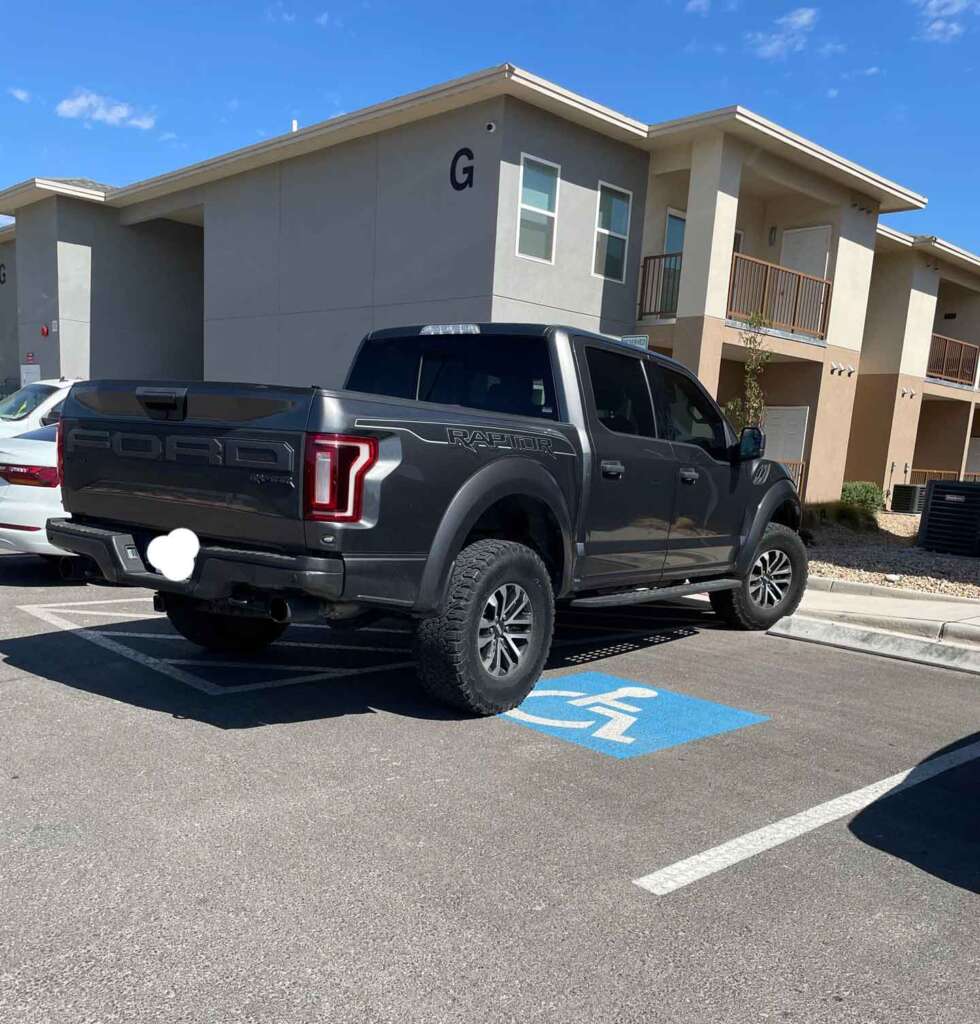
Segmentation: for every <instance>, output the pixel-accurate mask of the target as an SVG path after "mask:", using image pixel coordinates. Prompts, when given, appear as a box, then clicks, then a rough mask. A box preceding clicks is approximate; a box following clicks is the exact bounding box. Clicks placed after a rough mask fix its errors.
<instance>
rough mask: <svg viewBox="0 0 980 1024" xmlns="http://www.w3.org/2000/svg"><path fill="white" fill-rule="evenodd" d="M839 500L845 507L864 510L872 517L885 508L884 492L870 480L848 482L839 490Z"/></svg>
mask: <svg viewBox="0 0 980 1024" xmlns="http://www.w3.org/2000/svg"><path fill="white" fill-rule="evenodd" d="M840 500H841V501H842V502H843V503H844V504H845V505H856V506H857V507H858V508H863V509H866V510H867V511H868V512H869V513H870V514H871V515H872V516H873V515H874V514H875V512H880V511H881V510H882V509H883V508H884V507H885V492H884V491H883V490H882V489H881V487H879V486H878V484H875V483H872V482H871V481H870V480H850V481H848V482H847V483H846V484H844V486H843V487H842V488H841V492H840Z"/></svg>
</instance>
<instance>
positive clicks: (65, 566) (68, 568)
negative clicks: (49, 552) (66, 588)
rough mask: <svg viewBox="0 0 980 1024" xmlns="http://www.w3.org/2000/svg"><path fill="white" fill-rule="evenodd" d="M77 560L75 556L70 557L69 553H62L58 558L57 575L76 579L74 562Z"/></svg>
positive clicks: (76, 572)
mask: <svg viewBox="0 0 980 1024" xmlns="http://www.w3.org/2000/svg"><path fill="white" fill-rule="evenodd" d="M77 561H78V559H77V558H72V557H71V556H70V555H64V556H63V557H62V558H60V559H59V560H58V575H59V576H61V578H62V579H63V580H77V579H78V577H79V572H78V569H77V567H76V566H75V563H76V562H77Z"/></svg>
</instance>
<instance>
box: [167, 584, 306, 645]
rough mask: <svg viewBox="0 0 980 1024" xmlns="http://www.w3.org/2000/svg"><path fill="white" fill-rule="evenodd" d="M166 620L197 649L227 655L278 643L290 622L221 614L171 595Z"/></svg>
mask: <svg viewBox="0 0 980 1024" xmlns="http://www.w3.org/2000/svg"><path fill="white" fill-rule="evenodd" d="M166 608H167V618H168V619H170V623H171V625H172V626H173V627H174V629H176V630H177V632H178V633H180V634H181V636H184V637H186V638H187V639H188V640H190V642H191V643H192V644H197V645H198V647H206V648H207V649H208V650H211V651H224V652H225V653H228V654H256V653H257V652H258V651H261V650H262V649H263V648H265V647H268V646H269V644H272V643H275V642H276V641H277V640H278V639H279V637H281V636H282V634H283V633H284V632H285V631H286V627H287V623H284V622H274V621H273V620H272V619H260V618H256V617H253V616H245V615H222V614H221V613H220V612H212V611H208V610H207V609H206V608H205V607H203V606H202V605H201V604H200V603H198V602H195V601H191V600H188V599H187V598H185V597H179V596H176V595H173V594H168V595H167V599H166Z"/></svg>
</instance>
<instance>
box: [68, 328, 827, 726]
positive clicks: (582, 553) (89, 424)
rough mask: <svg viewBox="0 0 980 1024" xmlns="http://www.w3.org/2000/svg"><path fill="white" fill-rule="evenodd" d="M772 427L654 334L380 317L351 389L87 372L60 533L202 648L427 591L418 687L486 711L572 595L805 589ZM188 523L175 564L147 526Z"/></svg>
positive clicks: (775, 595) (730, 597)
mask: <svg viewBox="0 0 980 1024" xmlns="http://www.w3.org/2000/svg"><path fill="white" fill-rule="evenodd" d="M763 451H764V437H763V435H762V432H761V431H760V430H758V429H757V428H746V430H745V431H743V433H742V436H741V437H740V438H739V437H736V436H735V434H734V432H733V430H732V428H731V427H730V426H729V424H728V423H727V421H726V420H725V418H724V416H723V415H722V413H721V412H720V410H719V408H718V406H717V405H716V404H715V402H714V401H713V400H712V399H711V398H710V397H709V396H708V394H707V393H706V392H705V391H704V389H703V388H702V387H701V385H700V384H699V383H698V381H697V379H696V378H695V377H693V376H692V375H691V374H690V373H689V372H688V371H687V370H686V369H685V368H684V367H682V366H680V365H679V364H678V363H675V362H673V361H672V360H670V359H667V358H664V357H662V356H659V355H656V354H654V353H652V352H648V351H645V350H638V349H635V348H631V347H629V346H627V345H624V344H621V343H617V342H614V341H610V340H609V339H606V338H602V337H599V336H597V335H592V334H588V333H587V332H584V331H580V330H576V329H573V328H567V327H542V326H539V325H531V324H456V325H430V326H426V327H405V328H398V329H393V330H384V331H376V332H374V333H373V334H370V335H368V337H367V338H365V339H364V342H363V343H362V345H361V347H360V350H359V351H358V354H357V356H356V358H355V360H354V363H353V367H352V369H351V372H350V375H349V378H348V381H347V387H346V389H345V390H343V391H330V390H325V389H323V388H318V387H308V388H289V387H275V386H264V385H252V384H225V383H186V384H185V383H181V384H172V385H170V384H167V385H160V384H149V383H139V382H123V381H91V382H85V383H80V384H76V385H75V386H74V387H73V388H72V390H71V393H70V394H69V396H68V398H67V399H66V401H65V405H64V410H63V413H62V418H61V424H60V434H59V456H60V464H61V467H62V469H61V473H62V480H63V484H62V488H63V495H64V503H65V508H66V510H67V511H68V512H69V513H70V514H71V518H70V519H59V520H51V521H50V523H49V524H48V537H49V538H50V539H51V541H52V542H53V543H54V544H56V545H58V546H60V547H62V548H64V549H65V550H66V551H71V552H74V553H76V554H79V555H83V556H87V557H88V558H89V559H90V560H91V562H92V563H94V565H95V566H97V567H98V572H99V573H101V575H102V576H104V577H105V579H107V580H110V581H112V582H114V583H119V584H130V585H133V586H140V587H151V588H153V589H154V590H155V591H157V607H158V608H160V609H162V610H164V611H166V613H167V615H168V616H169V617H170V619H171V621H172V623H173V625H174V626H175V627H176V629H178V630H179V631H180V632H181V633H182V634H183V635H184V636H185V637H187V638H188V639H190V640H192V641H194V642H195V643H197V644H200V645H202V646H205V647H210V648H215V649H221V650H226V651H227V650H234V651H237V652H239V653H243V652H248V651H255V650H257V649H259V648H261V647H264V646H265V645H267V644H269V643H272V642H274V641H275V640H276V639H277V638H278V637H279V636H280V635H281V634H282V632H283V631H284V630H285V629H286V627H287V625H288V624H289V623H290V622H296V621H322V622H332V623H336V624H344V625H345V626H347V627H351V628H353V627H354V626H356V625H357V624H358V623H363V622H365V621H366V619H367V618H369V617H370V616H372V615H375V616H376V615H377V614H378V613H382V614H388V615H390V614H400V615H405V616H410V617H411V618H412V619H414V620H415V621H416V623H417V629H416V635H417V655H418V669H419V677H420V680H421V682H422V684H423V686H424V687H425V688H426V689H427V690H428V691H429V692H430V693H431V694H433V695H434V696H436V697H438V698H439V699H441V700H443V701H446V702H448V703H451V704H453V705H456V706H458V707H462V708H464V709H466V710H468V711H471V712H475V713H479V714H493V713H496V712H499V711H502V710H505V709H507V708H511V707H513V706H515V705H516V704H518V703H520V701H521V700H522V699H523V698H524V697H525V696H526V695H527V693H528V692H529V691H530V690H531V688H532V687H533V685H534V683H535V681H536V680H537V678H538V675H539V674H540V672H541V669H542V667H543V665H544V663H545V660H546V658H547V656H548V651H549V647H550V644H551V635H552V627H553V623H554V615H555V606H556V604H558V605H561V604H563V603H564V604H567V603H571V604H573V605H575V606H576V607H581V608H605V607H611V606H618V605H626V604H639V603H644V602H648V601H655V600H662V599H670V598H674V597H679V596H683V595H686V594H695V593H705V592H707V593H709V594H710V597H711V603H712V605H713V607H714V609H715V611H716V612H718V613H719V614H720V615H721V616H722V617H723V618H724V619H725V620H726V621H727V622H729V623H730V624H731V625H733V626H735V627H737V628H742V629H765V628H766V627H768V626H769V625H771V624H772V623H773V622H774V621H776V620H777V619H779V618H781V617H782V616H783V615H787V614H789V613H791V612H792V611H793V610H794V609H795V608H796V606H797V604H798V603H799V600H800V597H801V595H802V592H803V588H804V586H805V584H806V574H807V556H806V549H805V547H804V546H803V544H802V542H801V540H800V538H799V536H798V534H797V530H798V528H799V524H800V501H799V497H798V495H797V492H796V488H795V487H794V485H793V483H792V482H791V480H790V479H789V477H788V475H787V473H786V472H785V470H784V469H783V468H782V467H781V466H780V465H778V464H776V463H774V462H770V461H767V460H765V459H764V458H762V456H763ZM178 527H182V528H186V529H187V530H191V531H193V532H194V534H196V535H197V538H198V539H199V544H200V548H199V550H198V552H197V555H196V559H194V561H193V562H190V561H189V562H187V566H186V570H182V571H181V572H179V573H178V575H177V578H173V576H174V573H173V572H172V571H171V570H168V572H169V575H163V574H162V573H161V572H159V571H156V570H155V569H154V568H153V565H152V564H151V563H150V561H149V559H148V555H147V549H148V546H149V544H150V542H151V541H152V540H153V539H154V538H156V537H158V536H160V535H161V534H166V533H167V532H168V531H171V530H173V529H174V528H178ZM184 535H185V536H186V534H184ZM192 539H193V538H192ZM93 571H94V569H93Z"/></svg>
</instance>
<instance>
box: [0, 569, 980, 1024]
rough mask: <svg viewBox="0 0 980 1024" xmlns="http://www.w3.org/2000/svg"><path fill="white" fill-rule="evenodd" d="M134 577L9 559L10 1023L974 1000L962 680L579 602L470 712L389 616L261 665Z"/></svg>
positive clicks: (5, 832)
mask: <svg viewBox="0 0 980 1024" xmlns="http://www.w3.org/2000/svg"><path fill="white" fill-rule="evenodd" d="M149 597H150V595H149V594H148V593H147V592H142V591H123V590H117V589H111V588H107V587H95V586H88V587H83V586H75V585H64V584H61V583H58V582H57V581H56V580H55V578H54V575H53V573H52V572H51V571H50V569H49V568H48V567H46V566H43V565H42V564H41V563H40V562H39V561H37V560H33V559H30V558H21V557H19V556H4V557H2V558H0V1021H3V1022H5V1024H6V1022H11V1024H14V1022H17V1024H19V1022H22V1021H23V1022H42V1021H43V1022H47V1021H51V1022H69V1021H70V1022H71V1024H82V1022H90V1021H91V1022H96V1021H98V1022H109V1021H113V1022H114V1021H125V1022H129V1021H139V1022H141V1024H150V1022H168V1024H170V1022H178V1021H180V1022H184V1021H188V1022H191V1021H193V1022H224V1021H256V1022H259V1021H261V1022H290V1024H291V1022H307V1021H328V1022H331V1024H336V1022H346V1021H358V1022H361V1021H364V1022H375V1021H378V1022H380V1021H392V1022H398V1024H405V1022H407V1021H420V1022H422V1021H424V1022H436V1021H467V1022H470V1021H484V1020H486V1021H494V1022H497V1021H515V1022H516V1021H520V1022H522V1024H525V1022H537V1021H542V1022H544V1021H547V1022H552V1021H562V1022H564V1021H576V1022H578V1021H582V1022H606V1021H609V1022H617V1024H619V1022H628V1021H637V1022H639V1021H643V1022H650V1021H669V1022H692V1024H694V1022H697V1024H705V1022H715V1021H723V1022H729V1021H732V1022H741V1021H745V1022H758V1021H806V1022H810V1021H835V1022H836V1021H861V1022H871V1021H874V1022H879V1021H880V1022H895V1021H902V1022H903V1024H910V1022H917V1021H928V1022H930V1024H939V1022H945V1021H950V1022H953V1021H955V1022H958V1024H962V1022H964V1021H967V1020H976V1019H977V1007H978V1005H980V942H978V920H980V915H978V911H980V903H978V900H977V894H978V893H980V852H978V851H980V824H978V823H980V746H977V744H980V732H978V730H980V725H978V719H980V714H978V708H980V689H978V683H977V680H976V678H975V677H972V676H968V675H965V674H960V673H955V672H949V671H942V670H938V669H930V668H923V667H920V666H913V665H907V664H904V663H900V662H892V661H886V660H881V659H874V658H871V657H868V656H864V655H858V654H849V653H845V652H841V651H837V650H832V649H828V648H822V647H816V646H810V645H805V644H798V643H794V642H792V641H788V640H781V639H776V638H773V637H768V636H765V635H758V634H735V633H731V632H728V631H725V630H723V629H721V628H719V627H718V626H716V624H715V621H714V620H713V618H712V616H711V615H710V613H708V612H707V611H704V610H702V609H701V608H699V607H698V606H692V605H686V606H684V607H674V608H664V607H655V606H653V607H650V608H648V609H635V608H634V609H630V610H627V611H625V612H618V611H607V612H590V613H588V614H585V613H564V614H563V615H562V617H561V620H560V623H559V628H558V631H557V634H556V643H555V648H554V650H553V653H552V658H551V661H550V664H549V668H548V671H547V672H546V674H545V677H544V678H543V680H542V682H541V684H540V685H539V687H538V689H537V690H536V692H535V694H534V695H532V697H530V698H528V700H527V701H526V702H525V704H524V705H523V706H522V708H521V709H520V711H521V714H520V715H518V716H513V715H508V716H501V717H499V718H497V719H493V720H473V719H465V718H460V717H458V716H456V715H454V714H452V713H451V712H447V711H445V710H444V709H442V708H440V707H438V706H434V705H432V704H430V703H429V702H427V701H426V700H425V699H424V698H423V697H421V696H420V695H419V693H418V692H417V690H416V689H415V686H414V683H413V675H412V671H413V670H412V664H411V651H410V642H409V640H410V638H409V637H408V635H407V634H406V633H405V631H404V626H403V625H402V624H401V623H399V622H397V621H391V622H386V623H379V624H377V625H376V626H375V628H374V629H372V630H370V631H368V630H365V631H359V632H349V631H348V632H339V631H330V630H326V629H321V628H300V627H294V628H292V629H291V630H290V631H289V632H288V633H287V634H286V636H285V642H284V643H280V644H278V645H276V647H275V648H273V649H272V650H271V651H270V652H269V653H268V654H267V655H265V656H263V657H262V658H260V659H258V660H257V661H255V662H245V663H243V662H236V661H233V660H228V659H223V658H221V657H218V656H213V655H207V654H202V652H201V651H200V650H199V649H197V648H194V647H193V646H191V645H190V644H188V643H187V642H186V641H184V640H183V639H181V638H179V637H177V635H176V634H174V633H173V631H172V630H171V629H170V628H169V625H168V623H167V620H166V619H165V618H164V617H161V616H158V615H155V614H154V613H153V611H152V604H151V602H150V600H149ZM937 758H940V759H945V760H936V759H937ZM930 759H932V760H933V762H934V763H933V764H932V765H931V766H930V764H929V763H928V762H929V761H930ZM923 762H927V763H926V764H925V765H923ZM937 766H938V767H937ZM910 769H911V770H912V771H911V774H910V775H908V776H906V775H905V774H904V773H906V772H907V771H909V770H910ZM876 784H877V786H876V788H875V789H873V790H868V789H867V787H872V786H875V785H876ZM897 786H900V787H904V788H902V790H901V791H900V792H898V793H895V794H893V795H890V796H889V795H888V794H889V793H890V792H891V791H892V790H894V789H895V788H896V787H897ZM855 794H857V796H855ZM843 797H848V800H845V801H844V802H843V803H840V802H839V799H840V798H843ZM832 801H838V802H837V803H833V804H831V803H830V802H832Z"/></svg>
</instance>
